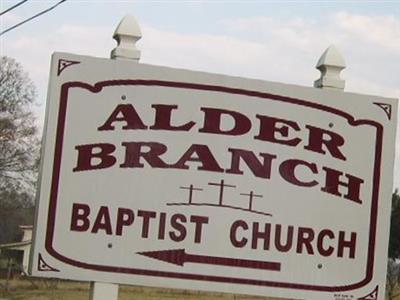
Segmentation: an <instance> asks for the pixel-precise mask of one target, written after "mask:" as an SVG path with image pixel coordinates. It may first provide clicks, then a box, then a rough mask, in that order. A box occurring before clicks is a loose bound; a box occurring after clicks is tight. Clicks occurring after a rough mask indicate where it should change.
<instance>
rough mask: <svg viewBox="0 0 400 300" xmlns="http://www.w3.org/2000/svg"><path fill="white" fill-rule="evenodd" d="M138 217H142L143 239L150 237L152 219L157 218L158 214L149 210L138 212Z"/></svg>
mask: <svg viewBox="0 0 400 300" xmlns="http://www.w3.org/2000/svg"><path fill="white" fill-rule="evenodd" d="M137 215H138V217H142V219H143V223H142V238H148V237H149V228H150V219H154V218H155V217H156V212H154V211H147V210H138V212H137Z"/></svg>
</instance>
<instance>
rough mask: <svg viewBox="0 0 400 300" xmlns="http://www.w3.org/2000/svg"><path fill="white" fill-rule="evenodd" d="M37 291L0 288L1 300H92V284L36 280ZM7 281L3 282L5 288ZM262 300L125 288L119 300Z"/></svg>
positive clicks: (24, 286) (13, 285) (20, 285)
mask: <svg viewBox="0 0 400 300" xmlns="http://www.w3.org/2000/svg"><path fill="white" fill-rule="evenodd" d="M34 282H35V284H36V285H37V287H33V286H32V284H31V283H30V282H29V281H28V280H24V279H14V280H11V281H10V291H9V292H5V291H4V289H1V288H0V299H7V300H71V299H73V300H88V299H89V289H90V287H89V283H82V282H72V281H59V282H56V281H48V280H47V281H46V280H42V279H35V280H34ZM4 283H5V281H4V280H0V284H1V285H4ZM171 299H177V300H178V299H182V300H183V299H184V300H194V299H196V300H197V299H199V300H261V299H273V298H267V297H256V296H243V295H234V294H227V293H210V292H198V291H189V290H176V289H163V288H147V287H136V286H126V285H121V286H120V288H119V297H118V300H171Z"/></svg>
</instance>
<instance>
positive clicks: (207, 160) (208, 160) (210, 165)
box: [172, 144, 224, 172]
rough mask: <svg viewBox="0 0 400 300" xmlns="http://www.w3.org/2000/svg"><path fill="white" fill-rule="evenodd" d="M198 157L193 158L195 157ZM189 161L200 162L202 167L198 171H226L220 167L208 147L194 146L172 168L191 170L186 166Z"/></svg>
mask: <svg viewBox="0 0 400 300" xmlns="http://www.w3.org/2000/svg"><path fill="white" fill-rule="evenodd" d="M194 154H195V155H196V156H195V157H193V155H194ZM188 161H198V162H200V163H201V166H200V167H198V168H197V169H198V170H204V171H211V172H223V171H224V170H223V169H222V168H221V167H220V166H219V165H218V162H217V161H216V159H215V157H214V156H213V154H212V153H211V151H210V149H209V148H208V147H207V146H206V145H197V144H193V145H191V146H190V148H189V149H188V150H187V151H186V152H185V154H183V155H182V157H181V158H180V159H179V160H178V162H177V163H176V164H174V165H173V166H172V168H177V169H189V166H188V165H186V163H187V162H188Z"/></svg>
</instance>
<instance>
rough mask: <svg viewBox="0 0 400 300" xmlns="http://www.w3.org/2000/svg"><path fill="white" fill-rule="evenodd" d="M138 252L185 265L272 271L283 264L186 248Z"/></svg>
mask: <svg viewBox="0 0 400 300" xmlns="http://www.w3.org/2000/svg"><path fill="white" fill-rule="evenodd" d="M137 254H140V255H144V256H147V257H151V258H154V259H158V260H161V261H164V262H167V263H170V264H174V265H178V266H183V265H184V264H185V263H187V262H191V263H198V264H209V265H220V266H229V267H239V268H251V269H262V270H270V271H280V270H281V264H280V263H277V262H270V261H257V260H249V259H239V258H228V257H217V256H205V255H195V254H188V253H186V252H185V249H175V250H160V251H147V252H137Z"/></svg>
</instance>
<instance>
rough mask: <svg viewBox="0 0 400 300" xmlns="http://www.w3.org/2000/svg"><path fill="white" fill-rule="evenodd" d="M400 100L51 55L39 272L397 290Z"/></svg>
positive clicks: (259, 290) (282, 289)
mask: <svg viewBox="0 0 400 300" xmlns="http://www.w3.org/2000/svg"><path fill="white" fill-rule="evenodd" d="M396 111H397V102H396V101H395V100H394V99H387V98H382V97H374V96H365V95H358V94H351V93H344V92H337V91H329V90H328V91H327V90H321V89H315V88H307V87H300V86H295V85H287V84H280V83H272V82H265V81H259V80H250V79H244V78H237V77H229V76H223V75H214V74H208V73H202V72H194V71H187V70H179V69H172V68H165V67H158V66H151V65H145V64H138V63H134V62H126V61H121V60H118V61H115V60H108V59H99V58H92V57H84V56H77V55H72V54H65V53H56V54H54V55H53V60H52V67H51V79H50V85H49V98H48V103H47V116H46V118H47V119H46V128H45V135H44V136H45V142H44V146H43V154H42V156H43V160H42V167H41V183H40V195H39V204H38V208H37V217H36V233H35V243H34V249H33V254H32V265H31V272H32V274H33V275H35V276H44V277H58V278H66V279H76V280H88V281H100V282H114V283H126V284H137V285H147V286H165V287H175V288H182V287H184V288H191V289H200V290H214V291H223V292H234V293H243V294H255V295H269V296H278V297H288V298H307V299H334V300H338V299H359V298H360V299H364V298H365V299H367V298H368V299H369V298H371V297H375V298H376V297H378V295H379V299H383V295H382V291H383V290H384V285H385V270H386V267H385V264H386V260H385V259H386V255H387V244H388V231H389V215H390V195H391V188H392V175H393V158H394V137H395V125H396V116H395V114H394V112H396Z"/></svg>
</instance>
